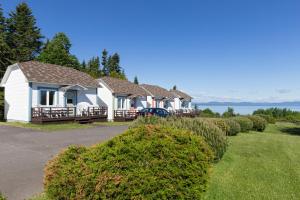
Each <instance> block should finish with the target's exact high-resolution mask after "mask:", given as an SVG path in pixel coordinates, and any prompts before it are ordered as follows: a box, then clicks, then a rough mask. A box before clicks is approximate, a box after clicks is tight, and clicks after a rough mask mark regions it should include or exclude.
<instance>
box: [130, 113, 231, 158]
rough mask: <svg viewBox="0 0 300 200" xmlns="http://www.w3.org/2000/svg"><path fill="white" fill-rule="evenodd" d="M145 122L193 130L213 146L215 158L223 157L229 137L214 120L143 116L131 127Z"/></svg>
mask: <svg viewBox="0 0 300 200" xmlns="http://www.w3.org/2000/svg"><path fill="white" fill-rule="evenodd" d="M145 124H157V125H163V126H171V127H174V128H178V129H185V130H189V131H192V132H193V133H195V134H196V135H200V136H202V137H204V140H205V141H206V143H207V144H208V145H209V146H210V147H211V148H212V150H213V152H214V153H215V159H216V160H219V159H221V158H222V156H223V154H224V153H225V151H226V147H227V138H226V135H225V133H224V132H223V131H222V130H221V129H219V128H218V127H217V126H216V125H215V124H214V123H213V122H210V121H208V120H207V119H205V118H200V117H198V118H192V119H191V118H186V117H182V118H180V117H179V118H178V117H169V118H160V117H155V116H152V117H141V118H138V119H137V120H135V121H134V122H133V124H132V126H131V127H137V126H140V125H145Z"/></svg>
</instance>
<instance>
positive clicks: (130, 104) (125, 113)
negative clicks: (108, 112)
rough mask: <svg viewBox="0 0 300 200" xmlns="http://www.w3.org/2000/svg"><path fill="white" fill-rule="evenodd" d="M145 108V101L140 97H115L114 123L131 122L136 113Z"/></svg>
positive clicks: (130, 95)
mask: <svg viewBox="0 0 300 200" xmlns="http://www.w3.org/2000/svg"><path fill="white" fill-rule="evenodd" d="M145 107H147V99H146V97H144V96H142V95H136V94H129V95H128V96H126V97H125V96H117V97H116V108H115V110H114V113H113V115H114V121H132V120H135V119H136V118H137V116H138V111H139V110H141V109H143V108H145Z"/></svg>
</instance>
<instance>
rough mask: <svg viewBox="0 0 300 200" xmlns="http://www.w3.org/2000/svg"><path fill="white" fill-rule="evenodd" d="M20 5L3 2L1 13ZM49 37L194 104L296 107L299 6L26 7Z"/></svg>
mask: <svg viewBox="0 0 300 200" xmlns="http://www.w3.org/2000/svg"><path fill="white" fill-rule="evenodd" d="M20 2H21V1H19V0H2V1H1V4H2V7H3V8H4V11H5V13H6V14H7V13H8V12H9V11H10V10H13V9H14V7H15V6H16V5H17V4H18V3H20ZM25 2H27V3H28V4H29V6H30V7H31V8H32V10H33V13H34V15H35V16H36V18H37V23H38V26H39V27H40V28H41V29H42V33H43V35H45V36H46V37H47V38H51V37H53V35H54V34H55V33H57V32H65V33H66V34H67V35H68V36H69V37H70V39H71V41H72V44H73V46H72V53H73V54H75V55H76V56H77V57H78V58H79V59H80V60H83V59H85V60H87V59H89V58H90V57H92V56H96V55H100V54H101V51H102V50H103V49H104V48H106V49H107V50H108V51H109V52H118V53H119V54H120V55H121V64H122V66H123V67H124V68H125V71H126V74H127V76H128V78H129V79H130V80H133V77H134V76H135V75H137V76H138V78H139V81H140V82H143V83H150V84H157V85H161V86H163V87H165V88H171V87H172V86H173V85H174V84H176V85H177V87H178V88H179V89H181V90H184V91H186V92H188V93H190V94H192V95H193V96H194V98H195V101H205V102H206V101H215V100H216V101H268V102H278V101H294V100H300V84H299V83H300V81H299V75H300V11H299V10H300V1H298V0H285V1H283V0H205V1H204V0H186V1H184V0H148V1H146V0H127V1H123V0H89V1H80V0H64V1H62V0H48V1H46V0H44V1H40V0H32V1H30V0H27V1H25Z"/></svg>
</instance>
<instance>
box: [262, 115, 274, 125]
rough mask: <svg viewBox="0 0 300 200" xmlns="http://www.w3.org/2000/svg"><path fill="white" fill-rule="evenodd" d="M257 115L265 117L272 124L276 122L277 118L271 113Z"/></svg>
mask: <svg viewBox="0 0 300 200" xmlns="http://www.w3.org/2000/svg"><path fill="white" fill-rule="evenodd" d="M257 116H259V117H262V118H264V119H265V120H266V121H267V122H268V123H270V124H275V123H276V119H275V118H274V117H273V116H271V115H264V114H257Z"/></svg>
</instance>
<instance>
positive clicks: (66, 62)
mask: <svg viewBox="0 0 300 200" xmlns="http://www.w3.org/2000/svg"><path fill="white" fill-rule="evenodd" d="M71 46H72V45H71V42H70V40H69V38H68V37H67V36H66V34H64V33H57V34H56V35H55V36H54V37H53V39H52V40H50V41H49V42H48V43H47V44H46V45H45V47H44V49H43V50H42V52H41V54H40V55H39V56H38V57H37V60H39V61H41V62H45V63H51V64H56V65H62V66H66V67H72V68H75V69H79V68H80V63H79V61H78V59H77V58H76V56H74V55H72V54H71V53H70V49H71Z"/></svg>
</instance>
